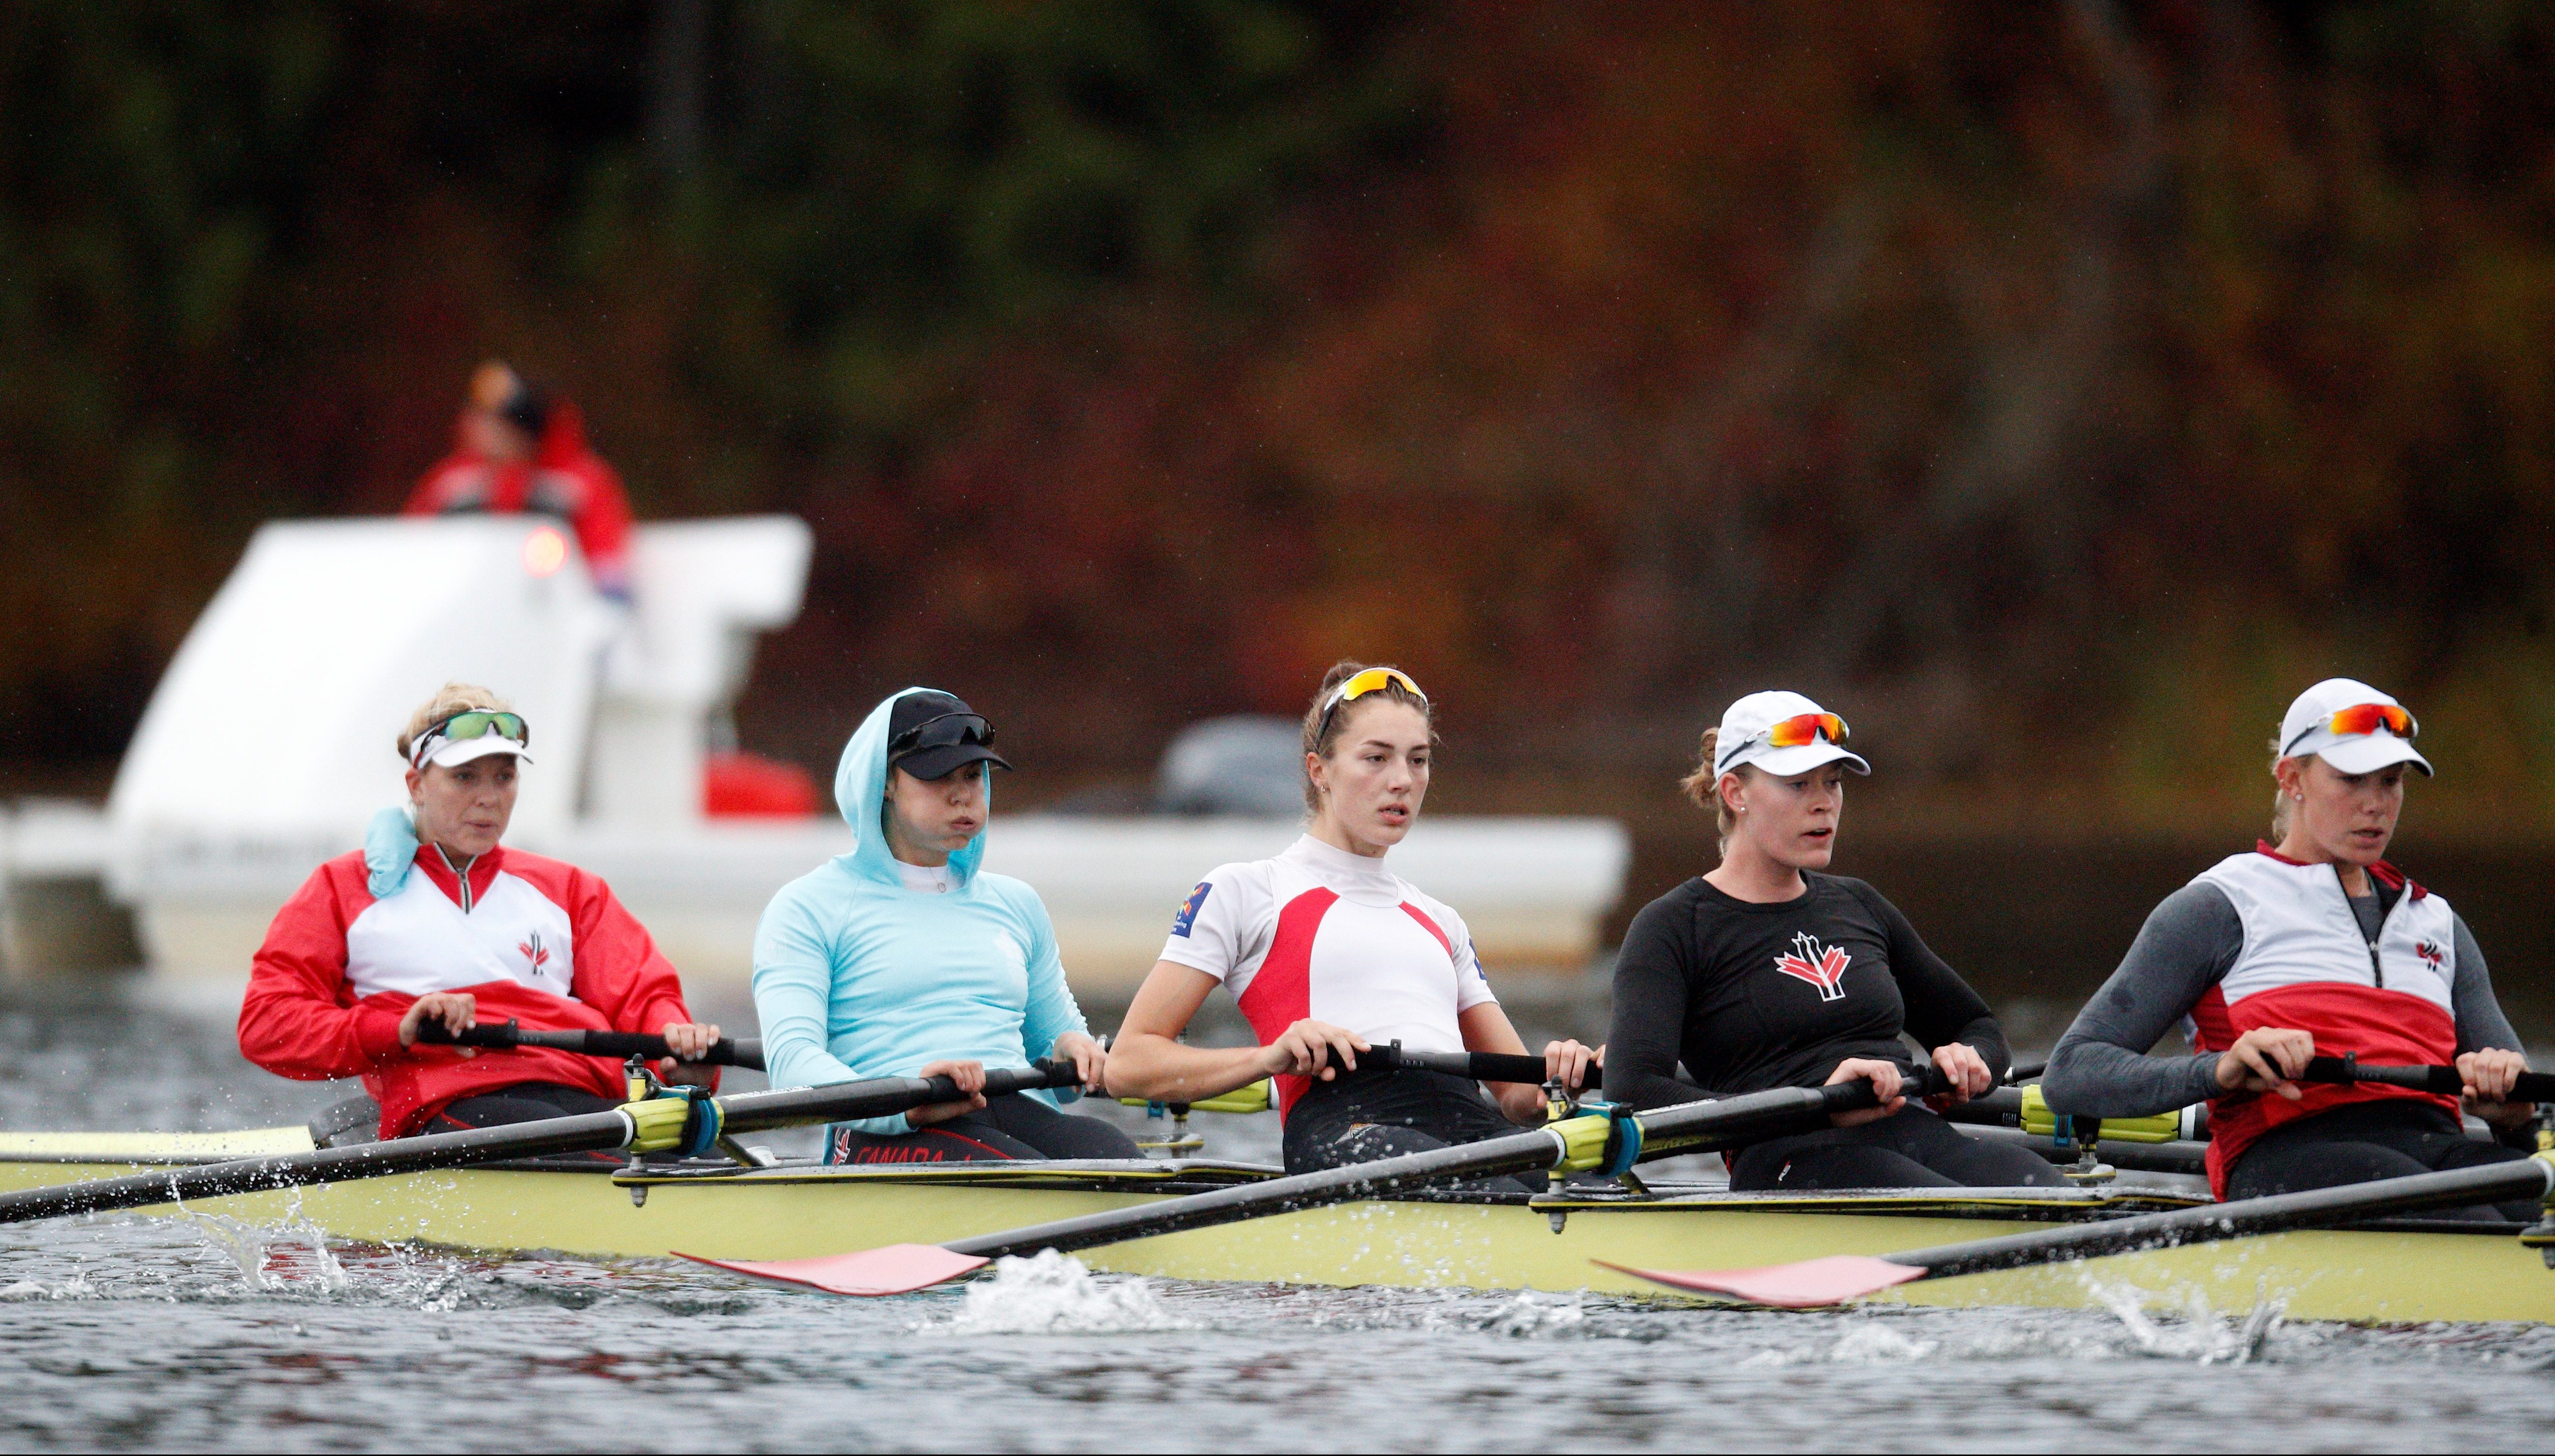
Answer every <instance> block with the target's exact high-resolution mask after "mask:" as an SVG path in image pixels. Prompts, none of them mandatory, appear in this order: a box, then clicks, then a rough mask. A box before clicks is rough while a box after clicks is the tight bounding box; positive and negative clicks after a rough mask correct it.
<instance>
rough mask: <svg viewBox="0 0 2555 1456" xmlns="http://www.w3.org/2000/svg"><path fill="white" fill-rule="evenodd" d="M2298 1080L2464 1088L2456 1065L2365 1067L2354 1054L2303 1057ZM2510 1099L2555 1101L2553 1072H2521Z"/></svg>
mask: <svg viewBox="0 0 2555 1456" xmlns="http://www.w3.org/2000/svg"><path fill="white" fill-rule="evenodd" d="M2297 1080H2298V1081H2301V1082H2383V1083H2385V1084H2386V1085H2387V1086H2390V1087H2411V1088H2414V1089H2416V1090H2417V1091H2422V1092H2436V1093H2438V1094H2440V1095H2441V1096H2443V1097H2455V1096H2457V1095H2458V1094H2459V1093H2461V1092H2463V1091H2465V1090H2466V1085H2467V1083H2466V1078H2464V1077H2461V1076H2459V1075H2458V1069H2457V1068H2456V1067H2439V1066H2401V1067H2394V1066H2367V1065H2364V1064H2363V1063H2362V1062H2361V1060H2360V1058H2359V1057H2358V1056H2357V1055H2351V1056H2315V1057H2309V1058H2308V1059H2307V1069H2306V1070H2305V1071H2304V1072H2301V1073H2300V1074H2299V1075H2298V1077H2297ZM2509 1100H2511V1101H2513V1102H2555V1073H2550V1072H2521V1073H2520V1074H2519V1081H2518V1083H2517V1085H2515V1086H2513V1087H2512V1088H2511V1089H2510V1099H2509Z"/></svg>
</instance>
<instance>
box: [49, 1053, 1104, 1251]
mask: <svg viewBox="0 0 2555 1456" xmlns="http://www.w3.org/2000/svg"><path fill="white" fill-rule="evenodd" d="M1073 1079H1074V1069H1073V1064H1072V1063H1070V1062H1041V1063H1039V1064H1038V1065H1036V1066H1034V1067H1005V1068H1001V1069H998V1070H995V1071H989V1072H987V1073H986V1074H985V1092H986V1094H987V1095H988V1096H1000V1095H1003V1094H1005V1093H1009V1092H1021V1091H1026V1090H1029V1089H1031V1088H1034V1087H1060V1086H1065V1085H1067V1084H1069V1083H1071V1082H1072V1081H1073ZM959 1096H960V1093H959V1091H958V1087H957V1084H956V1083H954V1082H952V1081H950V1080H949V1079H948V1078H947V1077H927V1078H926V1077H875V1078H871V1079H869V1080H866V1081H859V1082H844V1083H839V1084H837V1085H835V1086H831V1087H797V1088H791V1089H789V1090H786V1091H778V1092H746V1093H741V1094H738V1095H736V1096H733V1097H723V1098H720V1099H718V1105H719V1111H720V1113H721V1114H722V1116H723V1119H724V1128H725V1131H727V1132H729V1133H754V1132H762V1131H764V1130H766V1129H770V1128H781V1127H791V1126H794V1125H798V1124H804V1123H821V1122H843V1121H849V1120H852V1119H856V1118H867V1117H887V1116H890V1115H892V1114H895V1113H900V1112H908V1111H911V1110H913V1109H914V1108H917V1107H926V1106H929V1105H930V1104H932V1103H935V1102H954V1101H956V1100H958V1098H959ZM634 1131H635V1125H634V1124H633V1123H632V1121H631V1118H630V1115H629V1114H628V1113H625V1112H622V1111H619V1110H617V1109H616V1110H613V1111H609V1112H594V1113H584V1114H580V1115H578V1116H575V1117H563V1118H545V1119H543V1120H542V1121H540V1122H533V1123H509V1124H506V1125H503V1126H500V1127H494V1128H471V1129H467V1130H465V1131H462V1132H458V1133H433V1134H428V1135H426V1136H424V1137H417V1138H393V1139H389V1140H387V1141H385V1142H380V1143H359V1144H356V1145H354V1146H352V1147H348V1148H323V1149H319V1150H317V1151H315V1152H310V1153H279V1154H276V1155H274V1156H270V1157H243V1158H236V1159H233V1160H231V1161H228V1162H213V1163H203V1164H200V1165H197V1166H194V1167H175V1168H170V1169H168V1170H166V1171H162V1172H148V1173H130V1174H127V1175H125V1176H123V1177H118V1178H100V1179H97V1180H96V1181H94V1182H86V1183H69V1184H63V1185H61V1186H58V1187H49V1188H28V1189H23V1190H21V1191H18V1192H14V1193H0V1224H12V1223H29V1222H33V1221H34V1220H37V1219H44V1218H61V1217H63V1216H65V1215H68V1214H75V1213H104V1212H107V1211H109V1210H112V1209H119V1208H145V1207H149V1206H151V1205H153V1204H158V1203H175V1202H179V1201H182V1200H184V1199H189V1198H221V1197H227V1196H229V1195H231V1194H235V1193H262V1192H267V1191H270V1190H273V1189H277V1188H292V1187H306V1186H311V1185H315V1184H320V1183H343V1182H350V1181H353V1180H354V1179H357V1178H379V1177H389V1176H392V1175H394V1174H398V1173H417V1172H430V1171H432V1170H434V1169H436V1168H446V1167H461V1166H465V1165H467V1164H470V1163H479V1162H499V1161H506V1160H511V1159H515V1158H525V1157H552V1156H557V1155H560V1154H563V1153H608V1152H614V1151H617V1150H619V1149H622V1148H626V1147H628V1146H629V1145H630V1141H631V1138H632V1136H633V1134H634Z"/></svg>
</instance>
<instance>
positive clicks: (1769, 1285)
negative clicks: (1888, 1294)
mask: <svg viewBox="0 0 2555 1456" xmlns="http://www.w3.org/2000/svg"><path fill="white" fill-rule="evenodd" d="M1589 1262H1590V1263H1592V1264H1600V1265H1605V1267H1606V1268H1608V1269H1611V1270H1614V1271H1615V1272H1616V1273H1618V1274H1631V1275H1632V1276H1633V1277H1635V1278H1637V1279H1648V1280H1649V1281H1650V1282H1651V1283H1654V1284H1665V1285H1667V1286H1668V1287H1669V1288H1671V1289H1690V1290H1693V1291H1695V1292H1697V1293H1703V1294H1727V1295H1729V1296H1730V1297H1731V1298H1734V1299H1745V1300H1747V1301H1748V1302H1749V1303H1751V1304H1771V1305H1773V1306H1775V1307H1776V1308H1778V1309H1815V1308H1817V1307H1818V1306H1820V1305H1822V1304H1842V1303H1844V1302H1845V1301H1846V1300H1848V1299H1859V1298H1862V1297H1863V1296H1864V1295H1866V1294H1878V1293H1880V1292H1881V1291H1882V1290H1884V1289H1886V1288H1888V1287H1890V1286H1891V1285H1893V1284H1903V1283H1905V1282H1907V1281H1908V1280H1909V1279H1921V1278H1923V1277H1924V1276H1925V1271H1924V1270H1922V1269H1918V1268H1916V1267H1914V1266H1912V1265H1905V1264H1892V1263H1890V1262H1889V1261H1888V1260H1886V1259H1867V1258H1865V1257H1864V1256H1862V1255H1860V1254H1837V1255H1831V1256H1830V1257H1828V1258H1826V1259H1806V1260H1803V1261H1802V1262H1800V1263H1799V1264H1771V1265H1767V1266H1765V1267H1764V1268H1763V1269H1718V1270H1675V1269H1634V1268H1632V1267H1631V1266H1629V1265H1622V1264H1607V1263H1606V1261H1605V1260H1602V1259H1596V1260H1591V1261H1589Z"/></svg>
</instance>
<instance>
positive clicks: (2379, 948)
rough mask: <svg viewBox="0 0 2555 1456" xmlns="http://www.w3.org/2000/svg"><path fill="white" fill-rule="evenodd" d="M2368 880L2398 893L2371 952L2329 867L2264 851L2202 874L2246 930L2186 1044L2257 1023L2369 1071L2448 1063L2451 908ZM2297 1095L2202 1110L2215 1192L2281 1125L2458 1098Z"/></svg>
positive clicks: (2423, 894)
mask: <svg viewBox="0 0 2555 1456" xmlns="http://www.w3.org/2000/svg"><path fill="white" fill-rule="evenodd" d="M2369 873H2370V874H2372V875H2373V876H2375V877H2376V879H2377V881H2378V883H2379V884H2381V885H2383V886H2385V887H2386V888H2387V889H2389V890H2394V891H2399V892H2401V893H2400V894H2399V895H2398V896H2397V897H2396V900H2395V905H2394V908H2393V909H2391V910H2388V911H2387V912H2386V918H2385V920H2384V921H2383V922H2381V923H2380V925H2379V926H2378V933H2377V939H2376V942H2375V943H2374V944H2372V943H2371V942H2370V941H2369V940H2368V939H2367V938H2366V937H2365V936H2363V935H2362V934H2361V929H2360V919H2359V917H2358V916H2357V915H2355V914H2353V913H2352V910H2351V902H2350V900H2349V898H2348V897H2347V896H2345V894H2344V893H2343V888H2342V876H2341V874H2340V872H2339V871H2338V870H2337V868H2336V867H2335V866H2333V865H2329V864H2328V865H2307V864H2300V863H2298V862H2297V861H2295V860H2292V859H2287V858H2284V857H2282V856H2281V855H2279V854H2278V853H2277V852H2275V851H2274V850H2272V848H2271V847H2270V846H2269V845H2267V844H2265V845H2261V846H2259V847H2257V848H2256V849H2255V850H2254V851H2253V852H2252V853H2251V854H2240V855H2231V856H2229V857H2228V858H2227V859H2225V860H2222V861H2220V862H2219V863H2218V864H2217V865H2216V866H2214V867H2212V868H2211V869H2209V870H2207V871H2204V872H2203V873H2202V874H2201V875H2200V877H2199V882H2198V883H2201V884H2204V885H2213V886H2216V887H2217V888H2218V889H2219V890H2220V891H2221V892H2222V893H2224V894H2225V895H2226V897H2227V899H2228V900H2229V901H2230V902H2231V903H2233V904H2234V905H2235V907H2236V915H2237V918H2239V919H2240V920H2242V921H2243V922H2244V925H2245V948H2244V950H2243V951H2241V952H2240V953H2239V954H2238V955H2237V958H2236V963H2235V964H2234V965H2233V966H2231V967H2229V968H2228V971H2227V974H2226V975H2225V976H2224V977H2223V978H2221V979H2220V980H2219V982H2218V984H2217V985H2215V986H2212V987H2211V988H2210V989H2209V991H2208V992H2207V993H2206V994H2205V995H2203V996H2202V997H2201V998H2200V1002H2199V1004H2198V1005H2196V1006H2194V1007H2193V1008H2192V1009H2191V1027H2192V1038H2191V1044H2192V1049H2193V1050H2195V1051H2202V1052H2213V1051H2225V1050H2226V1049H2227V1048H2228V1047H2230V1046H2233V1045H2235V1044H2236V1038H2238V1037H2239V1036H2242V1035H2244V1034H2245V1033H2246V1032H2247V1031H2253V1030H2255V1029H2257V1028H2262V1027H2285V1028H2289V1029H2292V1030H2295V1031H2305V1032H2307V1033H2309V1034H2311V1035H2313V1036H2314V1037H2315V1049H2316V1054H2317V1055H2319V1056H2341V1055H2344V1054H2345V1053H2348V1052H2357V1053H2359V1055H2360V1058H2361V1060H2363V1061H2366V1062H2369V1063H2371V1064H2372V1065H2399V1066H2400V1065H2405V1064H2419V1065H2426V1066H2442V1065H2447V1064H2449V1063H2453V1062H2455V1061H2456V1060H2457V1055H2458V1023H2457V1013H2456V1011H2455V1009H2454V1007H2453V1006H2452V1004H2451V1000H2450V989H2451V987H2452V986H2453V985H2454V984H2455V982H2456V980H2457V971H2458V966H2457V955H2458V950H2457V916H2456V915H2455V914H2454V913H2453V912H2452V911H2451V910H2450V909H2449V903H2448V902H2447V901H2445V900H2442V899H2441V898H2440V897H2438V896H2436V895H2433V894H2431V893H2430V892H2429V891H2427V890H2425V889H2423V888H2422V887H2421V886H2419V885H2416V884H2414V883H2413V882H2412V881H2410V880H2407V879H2405V878H2404V876H2403V875H2402V874H2401V873H2400V872H2398V871H2397V870H2396V869H2395V868H2394V867H2393V866H2391V865H2386V864H2378V865H2372V866H2371V867H2370V871H2369ZM2300 1090H2301V1091H2303V1092H2304V1093H2305V1094H2306V1095H2305V1097H2304V1099H2303V1100H2301V1101H2297V1102H2291V1101H2289V1100H2288V1099H2287V1098H2285V1097H2272V1096H2268V1095H2265V1094H2260V1093H2252V1092H2234V1093H2230V1094H2228V1095H2227V1096H2224V1097H2219V1098H2215V1099H2213V1100H2212V1101H2211V1102H2210V1105H2209V1181H2210V1184H2211V1186H2213V1187H2216V1188H2218V1189H2220V1190H2221V1191H2222V1192H2223V1191H2224V1189H2225V1187H2226V1181H2227V1169H2228V1168H2230V1167H2232V1166H2234V1165H2235V1162H2236V1159H2237V1157H2238V1156H2239V1155H2241V1154H2242V1153H2244V1152H2245V1150H2246V1149H2247V1148H2248V1147H2251V1145H2252V1142H2253V1140H2254V1139H2256V1138H2259V1137H2261V1136H2262V1135H2263V1134H2264V1133H2267V1132H2269V1131H2270V1130H2271V1129H2273V1128H2276V1127H2278V1126H2280V1125H2281V1124H2282V1123H2286V1122H2290V1121H2293V1120H2295V1119H2297V1118H2302V1117H2306V1116H2308V1115H2310V1114H2313V1113H2319V1112H2324V1111H2326V1110H2328V1109H2330V1108H2334V1107H2338V1106H2341V1105H2342V1104H2344V1103H2346V1102H2369V1101H2373V1100H2376V1099H2378V1098H2383V1097H2413V1098H2419V1099H2422V1100H2424V1101H2428V1102H2431V1103H2434V1104H2436V1105H2438V1106H2440V1107H2443V1108H2446V1109H2447V1110H2448V1111H2449V1113H2450V1115H2452V1116H2455V1115H2456V1114H2457V1111H2458V1100H2457V1099H2456V1098H2454V1097H2441V1096H2438V1095H2435V1094H2433V1093H2428V1092H2420V1091H2416V1090H2414V1089H2412V1088H2409V1087H2390V1086H2387V1085H2384V1084H2382V1083H2377V1082H2357V1083H2351V1084H2347V1085H2330V1084H2309V1085H2304V1086H2302V1087H2301V1088H2300Z"/></svg>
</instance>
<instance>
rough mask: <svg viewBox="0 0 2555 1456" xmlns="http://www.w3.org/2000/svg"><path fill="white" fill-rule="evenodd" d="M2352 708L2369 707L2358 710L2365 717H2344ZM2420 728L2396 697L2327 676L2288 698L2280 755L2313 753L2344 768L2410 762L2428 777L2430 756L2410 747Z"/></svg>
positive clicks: (2362, 770)
mask: <svg viewBox="0 0 2555 1456" xmlns="http://www.w3.org/2000/svg"><path fill="white" fill-rule="evenodd" d="M2354 708H2367V709H2370V710H2371V711H2370V712H2368V713H2366V714H2361V715H2356V716H2359V717H2362V718H2365V719H2366V720H2367V721H2366V722H2365V723H2363V722H2354V721H2349V720H2348V719H2349V718H2350V717H2351V716H2354V715H2352V711H2351V710H2352V709H2354ZM2388 709H2392V711H2386V710H2388ZM2346 730H2347V731H2346ZM2421 731H2422V725H2421V724H2419V723H2416V722H2414V721H2413V715H2412V714H2411V713H2408V712H2406V711H2404V705H2403V704H2402V703H2399V702H2397V701H2396V700H2395V699H2394V698H2392V697H2390V696H2388V695H2387V694H2385V693H2382V692H2379V691H2378V690H2377V689H2376V688H2374V687H2372V686H2370V685H2369V684H2368V683H2366V682H2359V681H2355V680H2353V679H2352V678H2349V677H2328V678H2326V679H2325V680H2323V681H2322V682H2319V683H2317V684H2316V685H2315V686H2313V687H2310V688H2308V689H2307V690H2306V691H2304V692H2301V693H2299V694H2298V698H2297V701H2295V702H2293V703H2291V704H2289V711H2288V713H2287V715H2286V716H2284V717H2282V718H2281V719H2280V757H2282V758H2284V759H2288V758H2301V757H2304V756H2305V755H2307V754H2314V755H2315V756H2317V757H2318V758H2321V759H2323V760H2324V761H2325V762H2326V763H2328V764H2331V765H2333V766H2334V767H2335V768H2336V769H2339V770H2341V771H2342V772H2343V773H2345V774H2367V773H2370V772H2372V771H2374V770H2377V769H2383V768H2385V767H2387V766H2388V765H2390V764H2411V765H2412V766H2413V767H2414V768H2417V769H2419V770H2421V771H2422V773H2423V775H2424V776H2425V777H2428V776H2429V774H2430V772H2431V761H2430V760H2429V759H2426V758H2424V757H2422V756H2421V754H2419V753H2417V752H2415V751H2414V748H2413V739H2414V737H2415V735H2417V734H2419V733H2420V732H2421Z"/></svg>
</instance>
